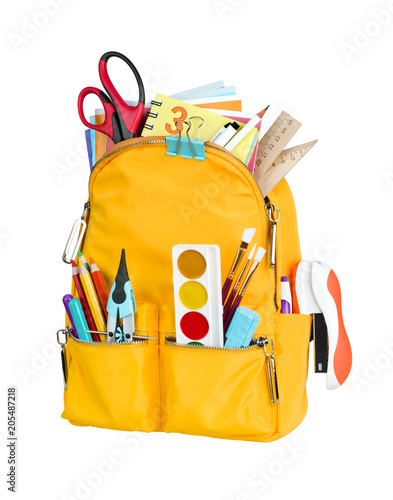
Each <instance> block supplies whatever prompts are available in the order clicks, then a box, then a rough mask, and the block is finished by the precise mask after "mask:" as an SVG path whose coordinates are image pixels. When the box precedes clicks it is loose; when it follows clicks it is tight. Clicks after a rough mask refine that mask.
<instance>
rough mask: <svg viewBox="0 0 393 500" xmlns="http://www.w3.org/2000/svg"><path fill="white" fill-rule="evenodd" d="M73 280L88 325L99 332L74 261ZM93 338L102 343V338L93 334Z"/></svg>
mask: <svg viewBox="0 0 393 500" xmlns="http://www.w3.org/2000/svg"><path fill="white" fill-rule="evenodd" d="M72 278H73V280H74V283H75V288H76V291H77V292H78V296H79V300H80V302H81V305H82V310H83V312H84V313H85V316H86V321H87V325H88V327H89V328H90V330H94V331H95V330H97V327H96V324H95V322H94V318H93V316H92V314H91V311H90V308H89V304H88V302H87V298H86V294H85V292H84V291H83V286H82V283H81V280H80V277H79V271H78V266H77V265H76V264H75V261H74V260H73V261H72ZM93 327H94V328H93ZM92 337H93V340H94V341H95V342H101V338H100V336H99V335H96V334H92Z"/></svg>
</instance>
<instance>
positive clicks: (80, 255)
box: [78, 250, 90, 272]
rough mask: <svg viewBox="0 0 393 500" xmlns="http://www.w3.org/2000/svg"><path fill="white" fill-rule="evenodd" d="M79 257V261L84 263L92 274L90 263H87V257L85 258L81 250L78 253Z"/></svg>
mask: <svg viewBox="0 0 393 500" xmlns="http://www.w3.org/2000/svg"><path fill="white" fill-rule="evenodd" d="M78 257H79V260H80V261H81V262H82V264H83V265H84V266H85V268H86V269H87V270H88V271H89V272H90V266H89V263H88V262H87V260H86V257H84V256H83V253H82V252H81V251H80V250H79V251H78Z"/></svg>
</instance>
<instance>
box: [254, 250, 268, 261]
mask: <svg viewBox="0 0 393 500" xmlns="http://www.w3.org/2000/svg"><path fill="white" fill-rule="evenodd" d="M265 253H266V250H265V249H264V248H262V247H259V248H258V251H257V254H256V255H255V260H256V261H257V262H261V260H262V257H263V256H264V255H265Z"/></svg>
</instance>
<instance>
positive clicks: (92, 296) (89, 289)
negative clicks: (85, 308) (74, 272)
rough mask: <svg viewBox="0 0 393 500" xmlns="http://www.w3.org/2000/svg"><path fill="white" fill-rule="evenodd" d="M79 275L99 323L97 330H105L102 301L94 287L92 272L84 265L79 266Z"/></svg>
mask: <svg viewBox="0 0 393 500" xmlns="http://www.w3.org/2000/svg"><path fill="white" fill-rule="evenodd" d="M79 277H80V280H81V282H82V285H83V291H84V292H85V294H86V298H87V302H88V304H89V306H90V310H91V314H92V315H93V318H94V322H95V324H96V325H97V328H95V330H98V331H101V332H105V331H106V322H105V318H104V315H103V314H102V311H101V306H100V302H99V300H98V297H97V294H96V291H95V289H94V285H93V281H92V279H91V276H90V273H89V271H88V270H87V269H86V267H85V266H84V265H80V266H79Z"/></svg>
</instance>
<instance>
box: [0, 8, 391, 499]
mask: <svg viewBox="0 0 393 500" xmlns="http://www.w3.org/2000/svg"><path fill="white" fill-rule="evenodd" d="M53 1H55V0H53ZM52 3H53V2H52ZM55 3H56V1H55ZM57 5H58V8H57V11H56V9H55V10H54V11H53V12H52V17H50V18H45V17H42V15H41V14H40V13H42V11H43V9H42V6H40V3H39V2H38V1H33V0H29V1H27V0H19V1H18V2H8V3H7V4H6V6H5V7H3V15H2V16H1V32H2V38H1V44H2V78H1V85H2V96H1V100H2V103H1V119H0V122H1V127H2V131H1V137H2V155H1V184H0V186H1V187H0V189H1V193H0V200H1V212H0V213H1V218H0V259H1V280H0V282H1V298H0V301H1V302H0V303H1V318H2V331H1V334H2V345H1V351H0V352H1V365H0V366H1V371H2V377H1V391H0V400H1V405H0V409H1V415H0V416H1V418H0V422H1V425H0V442H1V447H0V449H1V451H0V456H1V464H2V467H1V470H2V475H1V479H0V482H1V485H0V488H1V491H2V494H3V492H4V491H5V490H6V483H5V481H6V477H5V470H6V468H5V466H6V463H5V462H6V430H7V429H6V420H7V419H6V417H7V415H6V405H5V403H6V388H7V386H9V385H16V386H17V387H18V391H19V401H18V405H19V420H18V425H19V447H18V452H19V462H18V475H19V483H18V494H19V498H21V499H30V498H39V499H41V500H47V499H48V500H49V499H50V500H53V499H70V498H74V499H75V498H86V499H88V498H94V499H106V500H107V499H108V498H116V499H118V500H123V499H126V498H137V499H154V498H165V499H166V498H168V499H179V500H180V499H187V500H194V499H198V500H199V499H201V498H204V499H207V500H210V499H214V500H224V499H225V500H248V499H258V498H266V499H270V498H271V499H273V498H274V499H287V498H290V497H293V495H294V494H296V495H299V497H300V496H301V497H302V498H303V499H313V498H318V500H325V499H331V498H338V499H343V498H347V497H351V498H358V499H367V498H392V493H391V484H392V483H391V463H392V451H391V450H392V445H393V439H392V435H393V430H392V429H393V412H392V371H393V368H392V365H393V340H392V330H393V326H392V282H393V276H392V266H391V257H392V242H393V240H392V215H391V213H392V207H393V181H392V179H393V164H392V147H391V144H392V128H393V121H392V115H393V113H392V112H393V104H392V89H393V81H392V80H393V78H392V50H391V47H392V43H393V15H392V14H385V15H383V16H382V17H380V18H379V21H375V15H374V14H373V12H380V11H381V10H385V11H387V9H390V11H391V12H393V5H392V4H391V3H390V4H389V3H388V1H387V0H374V1H371V0H368V1H366V0H331V1H330V2H316V1H315V0H298V1H296V2H294V1H293V0H281V1H280V2H261V1H258V0H243V1H241V0H222V1H221V2H219V1H214V0H198V1H193V2H188V1H172V0H164V1H158V0H153V1H149V2H130V1H125V0H122V1H121V0H111V1H107V2H106V1H104V0H83V1H78V2H77V1H76V0H69V1H65V0H63V1H62V2H61V5H60V2H57ZM52 8H53V7H52ZM31 21H34V22H35V23H36V24H41V26H40V27H39V28H37V29H35V30H34V29H32V28H31V26H30V31H29V33H28V36H29V37H30V38H24V40H23V39H22V38H19V39H18V37H23V36H24V34H25V35H26V30H27V28H26V26H27V24H28V22H31ZM365 31H366V32H367V33H368V36H367V35H366V37H365V36H364V35H361V34H360V33H361V32H362V33H364V32H365ZM343 44H347V45H346V46H344V45H343ZM350 46H352V49H351V48H350ZM108 50H117V51H120V52H123V53H125V54H127V55H128V57H130V58H131V59H132V60H133V62H134V63H135V64H136V66H137V67H138V68H139V70H140V72H141V74H142V76H143V78H144V80H145V85H146V90H147V98H148V99H150V98H152V97H153V96H154V94H155V92H156V91H158V90H159V91H161V92H163V93H166V94H169V93H174V92H178V91H181V90H183V89H187V88H191V87H195V86H197V85H202V84H205V83H208V82H212V81H215V80H219V79H224V80H225V83H226V84H227V85H232V84H234V85H236V87H237V90H238V92H239V94H241V95H242V96H243V101H244V110H245V111H253V112H257V111H259V110H260V109H261V108H262V107H264V106H265V105H267V104H269V103H271V104H273V105H276V106H278V107H281V108H284V109H285V110H286V111H288V112H289V113H291V114H292V115H293V116H295V117H296V118H297V119H299V120H300V121H301V122H302V123H303V127H302V129H301V131H300V132H299V133H298V134H297V136H296V139H295V140H294V142H293V144H295V143H296V142H297V143H300V142H306V141H309V140H312V139H315V138H318V139H319V142H318V144H317V145H316V146H315V147H314V149H313V150H312V151H311V152H310V153H309V154H308V156H307V158H305V159H304V160H303V161H302V162H301V163H299V164H298V166H297V167H296V168H295V169H294V171H293V172H291V173H290V175H288V180H289V182H290V184H291V187H292V188H293V192H294V196H295V200H296V202H297V209H298V217H299V226H300V235H301V242H302V252H303V257H304V258H316V257H319V258H322V259H323V260H325V261H326V262H327V263H328V264H329V265H331V267H333V268H334V269H335V271H336V273H337V274H338V276H339V279H340V281H341V286H342V292H343V309H344V314H345V322H346V327H347V330H348V333H349V336H350V339H351V342H352V348H353V356H354V362H353V369H352V376H351V378H350V380H348V381H347V382H346V383H345V384H344V386H343V387H341V388H340V389H338V390H336V391H331V392H329V391H327V390H326V389H325V376H322V375H318V376H317V375H314V374H313V373H312V372H311V373H310V375H309V380H308V394H309V412H308V415H307V417H306V419H305V421H304V422H303V423H302V424H301V426H300V427H299V428H297V429H296V430H295V431H294V432H293V433H292V434H290V435H289V436H287V437H285V438H284V439H282V440H279V441H277V442H274V443H270V444H263V443H247V442H236V441H225V440H218V439H209V438H203V437H192V436H182V435H165V434H160V433H157V434H153V435H143V434H139V433H138V434H126V433H121V432H115V431H109V430H100V429H94V428H78V427H73V426H71V425H70V424H69V423H68V422H67V421H64V420H62V419H61V418H60V413H61V411H62V408H63V401H62V375H61V369H60V354H59V349H58V348H57V347H58V346H56V345H55V341H54V339H55V333H56V331H57V330H58V329H59V328H61V327H62V325H63V317H64V312H63V305H62V302H61V298H62V296H63V295H64V294H65V293H67V290H68V286H69V275H70V269H69V267H67V266H66V265H64V264H63V263H62V261H61V254H62V250H63V247H64V244H65V241H66V238H67V237H68V233H69V230H70V228H71V225H72V223H73V221H74V220H75V219H76V218H77V217H79V216H80V214H81V212H82V208H83V203H84V201H85V199H86V196H87V180H88V173H89V167H88V162H87V157H86V155H85V152H84V150H83V148H82V147H81V145H82V144H83V140H84V135H83V132H84V127H83V126H82V124H81V122H80V121H79V118H78V114H77V109H76V100H77V96H78V93H79V91H80V90H81V89H82V88H83V87H84V86H87V85H96V86H97V85H99V79H98V73H97V64H98V60H99V57H100V56H101V55H102V54H103V53H104V52H106V51H108ZM344 52H346V53H347V54H345V53H344ZM127 78H128V73H127V72H124V77H123V76H121V77H120V78H119V79H117V80H116V85H118V86H119V87H120V89H121V91H122V92H123V94H124V95H126V96H127V97H130V96H131V95H132V89H130V87H129V86H128V85H127V83H128V80H127ZM119 80H121V82H119ZM118 82H119V83H118ZM93 106H94V104H93V103H92V108H91V109H93ZM291 145H292V143H291ZM59 164H61V165H63V166H65V167H66V168H67V170H66V172H65V173H64V175H63V176H60V177H59V176H58V175H56V171H57V170H58V166H59ZM389 344H390V354H386V350H385V349H387V347H386V346H388V345H389ZM1 436H2V437H1ZM124 436H126V437H127V439H128V442H125V441H124ZM293 446H296V449H297V450H298V451H296V452H294V453H292V454H291V452H289V453H286V454H285V455H284V452H283V450H285V449H290V448H291V447H293ZM113 452H118V456H120V459H119V460H118V461H117V462H116V464H115V465H114V466H113V467H112V469H113V470H111V471H109V472H108V473H107V475H106V477H102V475H101V476H100V477H98V476H97V475H94V473H95V465H94V464H97V463H102V462H105V461H108V460H110V459H112V458H113V456H112V454H113ZM284 456H285V459H284V461H283V458H282V457H284ZM288 458H289V460H288ZM284 462H285V463H284ZM94 481H96V482H99V483H100V485H99V486H98V487H97V483H95V482H94ZM82 483H83V484H85V485H86V484H90V485H91V486H92V487H90V489H86V487H84V488H81V486H80V485H81V484H82ZM78 485H79V486H78ZM78 488H79V489H78ZM9 495H10V494H9Z"/></svg>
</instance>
